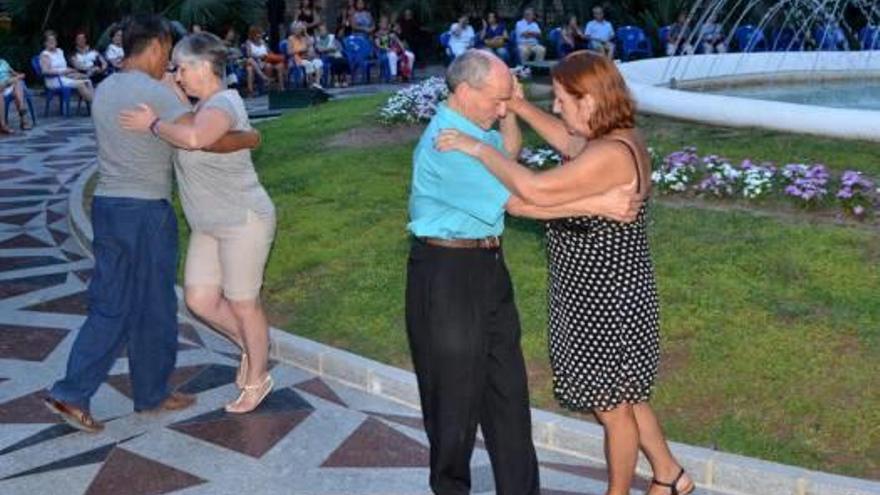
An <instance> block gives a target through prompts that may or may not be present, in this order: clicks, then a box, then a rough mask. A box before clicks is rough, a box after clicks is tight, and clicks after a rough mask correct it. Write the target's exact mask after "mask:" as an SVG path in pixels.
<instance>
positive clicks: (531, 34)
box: [0, 0, 880, 134]
mask: <svg viewBox="0 0 880 495" xmlns="http://www.w3.org/2000/svg"><path fill="white" fill-rule="evenodd" d="M320 4H321V2H320V1H316V0H300V1H299V3H298V6H297V8H296V9H295V10H294V11H293V13H292V14H293V15H292V16H291V17H288V19H291V18H292V19H293V22H292V23H291V24H290V26H289V29H287V30H286V31H287V33H286V34H287V35H286V38H285V37H284V33H283V31H285V29H283V26H282V29H281V31H282V37H281V38H280V39H286V47H284V43H281V44H279V46H277V47H276V46H271V45H270V44H269V43H268V42H267V41H266V36H265V31H264V30H263V28H262V27H261V26H251V27H250V28H249V29H248V32H247V37H246V38H245V39H244V40H243V41H244V42H243V43H242V40H241V39H240V37H239V34H238V31H237V30H236V29H235V28H234V27H228V28H227V29H226V30H225V31H223V33H224V36H223V39H224V42H225V44H226V46H227V50H228V52H227V84H228V85H230V86H232V87H239V88H240V89H241V90H242V91H243V92H245V93H246V94H247V95H253V94H255V93H256V92H257V91H258V90H266V89H269V88H272V87H276V88H279V89H281V88H286V87H289V85H290V83H292V82H294V81H288V78H289V77H290V76H291V75H293V76H295V77H296V78H297V82H298V81H302V82H303V85H305V86H313V87H318V88H320V87H321V86H322V84H329V85H330V86H333V87H345V86H348V85H349V84H351V82H352V77H351V76H352V66H351V63H350V60H349V56H350V53H349V52H348V51H347V50H346V48H345V47H346V45H345V39H346V38H347V37H349V36H362V37H364V38H366V39H367V40H369V44H370V46H371V47H372V49H373V53H372V61H373V63H374V64H375V63H377V62H378V64H379V65H380V66H381V67H382V70H383V72H381V73H382V74H384V75H386V76H387V78H388V79H390V80H392V81H407V80H410V79H411V78H412V74H413V69H414V67H415V64H416V61H417V60H424V59H425V58H431V56H430V54H428V53H425V52H422V53H423V54H424V56H422V55H419V50H427V49H430V48H432V47H433V48H434V49H436V44H433V45H432V44H429V43H428V42H426V41H425V40H430V39H432V36H426V34H427V35H429V34H430V32H429V31H428V30H426V29H425V28H424V27H423V26H422V24H421V23H420V22H419V21H418V19H417V18H416V16H415V13H414V11H413V9H412V8H406V9H404V10H402V11H401V12H399V13H397V12H388V13H382V14H381V15H378V16H377V17H374V15H373V12H375V11H373V10H371V9H370V8H369V7H368V4H367V1H366V0H347V2H346V3H345V4H344V5H342V6H341V7H340V8H339V10H338V14H339V15H338V17H337V18H336V26H337V29H336V31H335V32H331V31H330V30H329V29H328V27H327V24H326V23H325V21H324V18H323V15H322V10H321V7H320ZM591 14H592V18H591V19H590V20H589V22H586V23H585V24H582V23H581V22H580V21H579V19H578V16H577V15H568V16H567V17H565V20H564V22H563V23H562V24H561V25H558V26H557V27H555V29H550V27H547V28H546V29H544V28H543V27H542V26H541V24H540V22H539V21H538V20H537V18H536V15H535V10H534V9H533V8H531V7H527V8H525V9H524V10H523V11H522V16H521V17H520V18H519V19H517V20H516V22H512V23H511V24H507V23H505V22H504V20H503V19H501V17H500V16H499V15H498V13H497V12H495V11H490V12H487V13H486V14H485V16H479V15H476V14H474V13H473V12H471V13H470V14H469V15H461V16H460V17H459V18H458V19H456V20H455V22H453V23H452V24H451V25H450V26H449V30H448V32H446V33H445V35H444V36H445V41H444V45H445V46H444V48H445V49H446V50H447V55H448V56H450V57H452V58H454V57H457V56H459V55H461V54H462V53H464V52H465V51H466V50H468V49H470V48H475V47H476V48H482V49H486V50H491V51H492V52H494V53H495V54H496V55H498V56H499V57H500V58H502V59H503V60H505V61H507V62H508V63H509V64H511V65H514V64H523V63H529V62H540V61H542V60H544V59H545V58H546V57H547V55H548V46H549V43H548V42H550V43H553V44H554V46H553V52H554V55H555V56H556V57H561V56H564V55H566V54H567V53H570V52H572V51H576V50H582V49H588V50H593V51H595V52H598V53H601V54H603V55H605V56H607V57H609V58H612V59H613V58H615V57H616V56H618V53H616V51H617V48H618V47H619V46H624V44H623V42H621V45H619V46H618V44H617V43H618V40H617V37H616V31H615V28H614V25H613V24H612V23H611V21H609V20H608V19H607V18H606V13H605V11H604V9H603V8H602V7H601V6H595V7H593V8H592V9H591ZM698 19H699V20H702V23H700V24H698V23H697V22H696V21H697V20H698ZM819 19H820V21H819V22H814V26H812V28H811V29H798V30H797V35H796V36H795V39H794V41H792V42H788V41H785V42H779V43H777V42H776V41H774V45H779V46H778V48H779V49H791V48H792V47H794V49H800V50H810V49H816V50H820V49H821V50H842V49H849V48H850V46H851V40H850V39H849V38H850V36H848V34H847V33H846V31H845V30H844V28H843V27H842V26H841V24H840V23H839V21H837V20H836V19H835V18H833V17H828V18H827V19H825V18H824V17H821V16H820V17H819ZM794 23H795V24H800V22H799V21H797V20H795V22H794ZM510 27H512V29H510ZM627 29H628V30H629V31H628V32H631V31H632V29H633V28H632V27H627ZM865 29H873V28H871V27H870V26H868V27H867V28H865ZM202 30H207V27H206V26H203V25H199V24H192V25H191V26H190V29H189V31H190V32H193V33H196V32H201V31H202ZM554 31H555V32H554ZM760 31H761V30H759V35H762V33H760ZM109 33H110V42H109V44H108V45H107V46H106V47H105V48H103V50H99V49H97V48H95V47H93V46H92V45H91V44H90V42H89V39H88V35H87V34H86V33H85V32H77V33H76V34H75V36H73V37H72V38H66V40H67V41H68V42H72V44H69V45H65V46H69V47H71V48H70V51H69V52H68V54H65V52H64V50H63V49H62V48H61V47H59V44H58V38H57V35H56V33H55V32H54V31H51V30H50V31H46V32H45V34H44V38H43V50H42V51H41V52H40V54H39V56H38V57H36V58H37V59H38V61H39V64H38V67H37V68H38V69H39V72H40V75H41V76H42V78H43V79H44V80H43V83H44V84H45V86H46V87H47V88H48V89H50V90H51V89H56V88H59V87H60V86H64V87H66V88H69V90H70V92H72V93H73V94H74V95H78V96H79V97H80V98H81V100H82V101H84V102H85V103H90V102H91V101H92V98H93V96H94V88H95V86H97V85H98V84H99V83H100V82H101V80H102V79H104V78H106V77H107V76H108V75H110V74H111V73H112V72H114V71H117V70H120V69H122V61H123V58H124V56H125V53H124V51H123V48H122V37H123V33H122V30H121V29H118V28H111V29H110V30H109ZM642 33H643V35H644V36H646V37H647V35H645V34H644V31H642ZM777 33H778V30H777ZM557 34H558V38H557V37H556V35H557ZM735 34H736V35H734V33H728V32H725V29H724V26H723V23H722V22H719V15H718V13H717V12H714V11H713V12H686V11H685V12H680V13H679V14H678V15H677V17H676V20H675V22H674V23H672V24H671V25H669V26H665V27H664V28H663V29H661V30H660V40H659V41H660V52H661V53H665V54H666V55H668V56H675V55H689V54H693V53H706V54H712V53H726V52H727V51H729V50H731V48H732V49H738V50H750V49H752V48H751V47H749V46H745V47H744V46H740V45H747V42H748V40H746V41H747V42H746V43H744V42H743V40H741V39H737V38H740V36H739V30H738V31H737V33H735ZM872 36H876V38H877V39H878V40H880V31H878V33H877V34H876V35H872ZM774 37H778V34H774ZM851 37H852V38H855V33H852V36H851ZM433 39H435V40H436V37H434V38H433ZM774 39H775V38H774ZM731 40H733V42H734V45H733V46H732V47H731V46H729V43H730V41H731ZM857 41H858V42H859V43H856V44H853V45H852V46H858V47H863V45H865V44H866V43H870V44H872V45H871V46H873V43H875V42H877V40H875V39H874V38H870V39H869V41H868V42H865V41H864V40H862V39H858V40H857ZM435 43H436V41H435ZM767 45H768V46H769V45H770V43H769V42H768V43H767ZM871 46H868V47H867V48H870V47H871ZM756 49H777V47H773V48H768V47H765V46H761V47H760V48H756ZM649 53H650V51H649ZM624 56H625V55H624ZM294 69H296V70H299V71H301V72H293V70H294ZM0 91H2V93H3V96H4V98H3V101H0V117H2V119H0V134H8V133H10V132H14V131H13V130H12V128H11V127H10V125H9V123H8V122H7V121H6V114H7V112H6V108H5V105H14V106H15V108H16V110H17V111H18V114H19V116H20V117H19V119H18V120H19V127H20V128H21V129H29V128H31V127H32V126H33V122H32V120H33V119H28V118H27V116H28V115H27V108H28V101H29V93H28V90H27V87H26V85H25V78H24V75H23V74H22V73H21V72H17V71H15V70H14V69H13V68H12V67H10V64H8V63H7V62H6V61H5V60H2V59H0ZM13 118H14V117H13Z"/></svg>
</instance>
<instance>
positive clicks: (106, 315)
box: [45, 15, 259, 432]
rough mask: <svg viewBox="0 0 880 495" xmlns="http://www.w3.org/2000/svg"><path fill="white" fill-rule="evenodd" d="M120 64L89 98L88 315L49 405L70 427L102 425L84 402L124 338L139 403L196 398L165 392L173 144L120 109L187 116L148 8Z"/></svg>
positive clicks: (236, 141)
mask: <svg viewBox="0 0 880 495" xmlns="http://www.w3.org/2000/svg"><path fill="white" fill-rule="evenodd" d="M123 33H124V34H123V37H124V38H123V45H124V46H123V48H124V51H125V54H126V58H125V60H124V66H125V70H124V71H122V72H120V73H117V74H114V75H112V76H110V77H109V78H107V79H106V80H104V81H103V82H102V83H101V84H100V85H99V86H98V91H97V93H96V95H95V101H94V103H93V105H92V118H93V120H94V123H95V133H96V137H97V141H98V187H97V189H96V191H95V197H94V199H93V201H92V226H93V229H94V241H93V243H92V249H93V252H94V255H95V273H94V276H93V278H92V280H91V283H90V285H89V313H88V317H87V318H86V322H85V323H84V324H83V326H82V328H81V329H80V331H79V333H78V334H77V337H76V340H75V341H74V343H73V348H72V349H71V351H70V356H69V358H68V362H67V371H66V374H65V376H64V378H63V379H61V380H59V381H58V382H56V383H55V385H54V386H53V387H52V388H51V390H49V392H48V397H46V399H45V403H46V406H47V407H48V408H49V409H51V410H52V411H54V412H56V413H58V414H59V415H61V417H62V419H64V420H65V421H67V422H68V423H69V424H71V425H72V426H74V427H76V428H78V429H81V430H84V431H89V432H98V431H101V430H102V429H103V425H102V424H101V423H100V422H98V421H96V420H95V419H94V418H93V417H92V416H91V414H90V413H89V402H90V400H91V397H92V396H93V395H94V393H95V392H96V391H97V389H98V387H99V386H100V385H101V384H102V383H103V382H104V381H105V380H106V378H107V374H108V373H109V371H110V368H111V367H112V366H113V363H114V362H115V361H116V356H117V355H118V352H119V348H120V347H121V346H124V345H127V350H128V352H127V357H128V369H129V377H130V380H131V385H132V399H133V401H134V409H135V410H136V411H145V410H176V409H183V408H185V407H188V406H190V405H192V404H193V403H194V402H195V397H194V396H191V395H186V394H181V393H178V392H173V391H171V389H170V387H169V383H168V382H169V378H170V376H171V373H172V371H174V366H175V361H176V358H177V296H176V294H175V292H174V284H175V276H176V273H177V219H176V216H175V213H174V208H173V207H172V206H171V202H170V199H171V180H172V179H171V177H172V175H171V171H172V161H171V160H172V153H173V150H172V148H171V146H170V145H168V144H167V143H165V142H164V141H162V140H161V139H159V138H158V137H155V136H153V135H152V134H139V133H135V132H129V131H124V130H122V128H121V127H120V126H119V123H118V116H119V112H120V111H122V110H123V109H128V108H132V107H135V106H136V105H138V104H141V103H146V104H148V105H150V106H151V107H152V108H154V109H156V111H157V112H158V114H159V116H160V117H161V118H162V119H168V120H179V119H186V118H191V115H190V114H189V105H188V104H186V103H183V102H182V101H181V99H179V98H178V97H177V96H176V94H175V92H174V91H173V90H172V89H171V88H170V87H169V86H167V85H165V84H164V83H163V82H162V78H163V76H164V75H165V68H166V66H167V63H168V55H169V52H170V51H171V31H170V27H169V24H168V22H167V21H166V20H164V19H162V18H161V17H158V16H155V15H145V16H137V17H134V18H132V19H131V20H130V21H128V23H127V24H126V26H125V28H124V29H123ZM258 141H259V136H258V135H257V134H256V133H255V132H246V133H234V135H233V133H231V134H227V135H226V136H225V137H224V138H221V140H220V141H218V142H217V143H214V144H213V145H211V148H210V149H211V150H212V151H215V152H226V151H234V150H238V149H242V148H246V147H253V146H255V145H256V144H257V143H258Z"/></svg>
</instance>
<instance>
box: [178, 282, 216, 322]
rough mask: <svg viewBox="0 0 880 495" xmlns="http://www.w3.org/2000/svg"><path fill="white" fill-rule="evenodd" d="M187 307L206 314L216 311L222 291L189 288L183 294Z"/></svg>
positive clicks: (196, 312)
mask: <svg viewBox="0 0 880 495" xmlns="http://www.w3.org/2000/svg"><path fill="white" fill-rule="evenodd" d="M183 299H184V302H186V307H187V308H189V309H190V311H192V312H193V313H195V314H197V315H200V316H201V315H206V314H210V313H211V312H213V311H214V309H215V308H216V307H217V306H218V305H219V303H220V292H219V290H218V291H208V290H200V289H195V290H193V289H189V288H187V289H186V291H185V292H184V295H183Z"/></svg>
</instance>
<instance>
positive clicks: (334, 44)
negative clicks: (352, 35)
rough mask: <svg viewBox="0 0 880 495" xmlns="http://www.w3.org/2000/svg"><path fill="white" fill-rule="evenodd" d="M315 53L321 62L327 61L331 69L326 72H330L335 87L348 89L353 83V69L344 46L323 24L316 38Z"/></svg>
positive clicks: (319, 25) (319, 27)
mask: <svg viewBox="0 0 880 495" xmlns="http://www.w3.org/2000/svg"><path fill="white" fill-rule="evenodd" d="M315 51H316V52H318V55H320V56H321V60H326V61H327V62H328V63H329V64H330V67H325V70H329V71H330V75H331V76H332V78H333V81H332V82H333V86H334V87H337V88H338V87H339V86H342V87H348V85H349V83H350V81H351V67H349V65H348V59H347V58H345V55H343V54H342V44H341V43H340V42H339V40H338V39H337V38H336V36H334V35H333V34H331V33H329V32H327V25H326V24H324V23H323V22H322V23H321V24H318V34H317V36H315Z"/></svg>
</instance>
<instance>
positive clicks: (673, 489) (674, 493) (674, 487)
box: [651, 468, 695, 495]
mask: <svg viewBox="0 0 880 495" xmlns="http://www.w3.org/2000/svg"><path fill="white" fill-rule="evenodd" d="M682 476H684V468H681V471H679V472H678V476H676V477H675V479H674V480H672V483H664V482H662V481H659V480H657V478H653V479H652V480H651V484H653V485H659V486H662V487H663V488H669V490H670V491H669V495H688V494H689V493H691V492H693V491H694V489H695V487H694V485H693V484H691V486H690V487H689V488H688V489H685V491H683V492H680V491H678V482H679V481H681V477H682Z"/></svg>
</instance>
